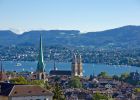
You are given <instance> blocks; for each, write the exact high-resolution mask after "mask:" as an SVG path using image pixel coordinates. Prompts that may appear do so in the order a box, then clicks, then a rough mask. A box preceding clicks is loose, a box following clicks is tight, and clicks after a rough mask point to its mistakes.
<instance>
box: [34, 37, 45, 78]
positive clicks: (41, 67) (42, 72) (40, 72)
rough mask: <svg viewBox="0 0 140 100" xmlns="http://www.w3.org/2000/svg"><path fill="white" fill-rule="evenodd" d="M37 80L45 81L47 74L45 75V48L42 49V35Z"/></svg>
mask: <svg viewBox="0 0 140 100" xmlns="http://www.w3.org/2000/svg"><path fill="white" fill-rule="evenodd" d="M36 73H37V79H38V80H45V79H46V73H45V65H44V58H43V48H42V36H41V35H40V44H39V55H38V64H37V69H36Z"/></svg>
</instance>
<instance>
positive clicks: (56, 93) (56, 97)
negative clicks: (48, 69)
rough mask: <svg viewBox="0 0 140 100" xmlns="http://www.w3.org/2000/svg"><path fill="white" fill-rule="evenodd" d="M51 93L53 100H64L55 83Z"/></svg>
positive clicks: (59, 88)
mask: <svg viewBox="0 0 140 100" xmlns="http://www.w3.org/2000/svg"><path fill="white" fill-rule="evenodd" d="M53 93H54V96H53V100H65V97H64V95H63V92H62V90H61V87H60V86H59V84H58V83H57V82H56V83H55V88H54V90H53Z"/></svg>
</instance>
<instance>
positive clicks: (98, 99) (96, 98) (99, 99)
mask: <svg viewBox="0 0 140 100" xmlns="http://www.w3.org/2000/svg"><path fill="white" fill-rule="evenodd" d="M93 100H108V97H107V96H106V95H103V94H100V93H95V94H93Z"/></svg>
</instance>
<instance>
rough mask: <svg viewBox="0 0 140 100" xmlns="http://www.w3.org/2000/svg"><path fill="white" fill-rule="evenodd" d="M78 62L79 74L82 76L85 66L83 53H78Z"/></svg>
mask: <svg viewBox="0 0 140 100" xmlns="http://www.w3.org/2000/svg"><path fill="white" fill-rule="evenodd" d="M77 63H78V65H77V66H78V76H79V77H82V76H83V67H82V57H81V55H78V61H77Z"/></svg>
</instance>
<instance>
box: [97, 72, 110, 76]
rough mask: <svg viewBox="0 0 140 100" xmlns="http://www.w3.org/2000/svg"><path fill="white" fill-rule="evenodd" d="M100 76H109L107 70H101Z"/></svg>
mask: <svg viewBox="0 0 140 100" xmlns="http://www.w3.org/2000/svg"><path fill="white" fill-rule="evenodd" d="M98 76H99V77H108V74H107V72H101V73H100V74H99V75H98Z"/></svg>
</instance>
